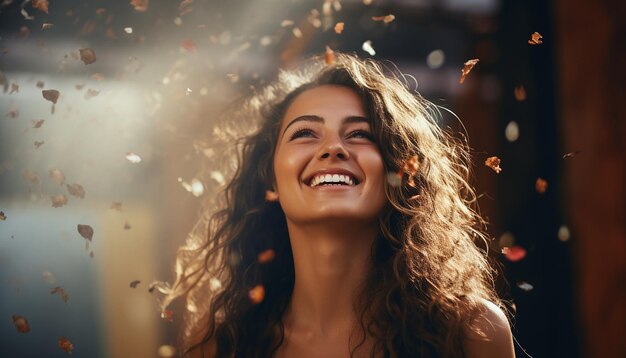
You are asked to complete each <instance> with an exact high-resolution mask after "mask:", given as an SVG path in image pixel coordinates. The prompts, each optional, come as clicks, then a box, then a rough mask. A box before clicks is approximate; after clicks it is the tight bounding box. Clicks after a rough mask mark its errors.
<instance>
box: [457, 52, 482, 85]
mask: <svg viewBox="0 0 626 358" xmlns="http://www.w3.org/2000/svg"><path fill="white" fill-rule="evenodd" d="M478 61H480V60H479V59H477V58H474V59H472V60H467V61H466V62H465V63H464V64H463V68H462V69H461V79H460V80H459V83H463V82H464V81H465V77H467V75H469V73H470V71H471V70H472V68H474V66H476V64H477V63H478Z"/></svg>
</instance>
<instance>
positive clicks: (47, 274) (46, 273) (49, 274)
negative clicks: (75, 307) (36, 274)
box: [41, 271, 57, 285]
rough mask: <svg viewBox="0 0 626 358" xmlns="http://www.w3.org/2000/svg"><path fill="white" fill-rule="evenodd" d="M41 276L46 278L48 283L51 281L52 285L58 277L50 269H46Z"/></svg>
mask: <svg viewBox="0 0 626 358" xmlns="http://www.w3.org/2000/svg"><path fill="white" fill-rule="evenodd" d="M41 277H43V279H44V280H45V281H46V282H47V283H49V284H51V285H53V284H54V283H55V282H57V279H56V277H54V274H53V273H52V272H50V271H44V272H43V273H42V274H41Z"/></svg>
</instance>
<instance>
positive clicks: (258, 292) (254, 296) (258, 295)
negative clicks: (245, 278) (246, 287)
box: [248, 285, 265, 305]
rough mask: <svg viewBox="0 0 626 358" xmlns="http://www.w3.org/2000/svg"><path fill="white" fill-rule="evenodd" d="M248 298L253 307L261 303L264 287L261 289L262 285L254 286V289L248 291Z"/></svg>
mask: <svg viewBox="0 0 626 358" xmlns="http://www.w3.org/2000/svg"><path fill="white" fill-rule="evenodd" d="M248 298H249V299H250V302H252V303H253V304H255V305H257V304H259V303H261V302H263V299H264V298H265V287H263V285H256V286H254V288H252V289H251V290H250V291H248Z"/></svg>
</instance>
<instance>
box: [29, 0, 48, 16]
mask: <svg viewBox="0 0 626 358" xmlns="http://www.w3.org/2000/svg"><path fill="white" fill-rule="evenodd" d="M32 4H33V8H35V9H37V10H40V11H42V12H45V13H46V14H47V13H48V5H49V4H48V0H33V2H32Z"/></svg>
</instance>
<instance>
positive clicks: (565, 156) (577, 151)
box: [563, 150, 580, 159]
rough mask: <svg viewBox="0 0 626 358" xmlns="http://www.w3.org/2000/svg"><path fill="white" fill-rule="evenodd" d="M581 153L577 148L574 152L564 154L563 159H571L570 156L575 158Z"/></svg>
mask: <svg viewBox="0 0 626 358" xmlns="http://www.w3.org/2000/svg"><path fill="white" fill-rule="evenodd" d="M579 153H580V150H576V151H574V152H570V153H567V154H563V159H569V158H574V157H575V156H577V155H578V154H579Z"/></svg>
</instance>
